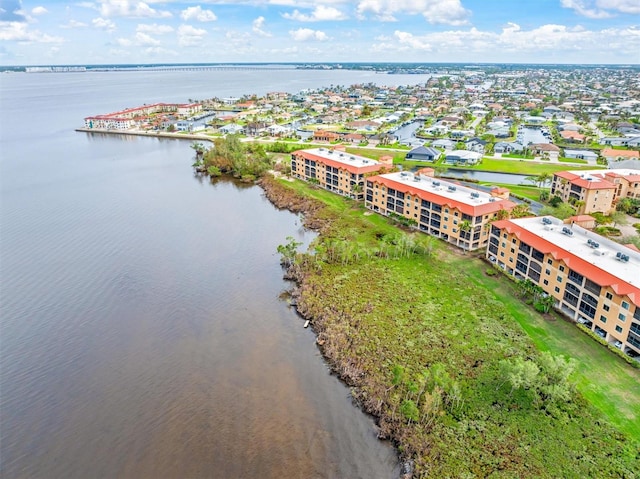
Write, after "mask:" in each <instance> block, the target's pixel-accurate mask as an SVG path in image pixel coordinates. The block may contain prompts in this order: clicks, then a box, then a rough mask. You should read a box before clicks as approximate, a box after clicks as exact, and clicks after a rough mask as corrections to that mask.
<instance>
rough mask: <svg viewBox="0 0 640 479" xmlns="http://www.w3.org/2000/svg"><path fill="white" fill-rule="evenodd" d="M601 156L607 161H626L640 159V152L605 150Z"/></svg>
mask: <svg viewBox="0 0 640 479" xmlns="http://www.w3.org/2000/svg"><path fill="white" fill-rule="evenodd" d="M600 154H601V155H602V157H603V158H605V159H606V160H607V161H610V162H614V161H624V160H638V159H640V152H638V151H636V150H616V149H613V148H604V149H603V150H602V151H601V152H600Z"/></svg>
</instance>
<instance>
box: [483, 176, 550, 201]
mask: <svg viewBox="0 0 640 479" xmlns="http://www.w3.org/2000/svg"><path fill="white" fill-rule="evenodd" d="M480 184H481V185H488V186H502V187H504V188H508V189H509V191H511V193H513V194H515V195H518V196H522V197H524V198H529V199H530V200H534V201H540V192H541V191H542V190H541V189H540V188H538V187H536V186H526V185H509V184H507V183H495V182H490V181H481V182H480ZM547 190H548V188H547Z"/></svg>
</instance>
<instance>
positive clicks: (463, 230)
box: [458, 220, 472, 251]
mask: <svg viewBox="0 0 640 479" xmlns="http://www.w3.org/2000/svg"><path fill="white" fill-rule="evenodd" d="M458 226H459V228H460V234H459V235H458V246H460V237H463V238H464V239H469V232H470V231H471V227H472V225H471V221H469V220H464V221H461V222H460V224H459V225H458ZM466 249H467V248H464V247H463V248H462V250H463V251H465V250H466Z"/></svg>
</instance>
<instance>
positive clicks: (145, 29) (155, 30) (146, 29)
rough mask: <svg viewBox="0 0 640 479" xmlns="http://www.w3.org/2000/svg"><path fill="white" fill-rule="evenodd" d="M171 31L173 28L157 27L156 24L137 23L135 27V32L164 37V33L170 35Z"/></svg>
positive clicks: (168, 26) (167, 26)
mask: <svg viewBox="0 0 640 479" xmlns="http://www.w3.org/2000/svg"><path fill="white" fill-rule="evenodd" d="M172 31H173V27H172V26H171V25H158V24H157V23H153V24H150V25H149V24H145V23H139V24H138V26H137V27H136V32H142V33H152V34H154V35H164V34H166V33H171V32H172Z"/></svg>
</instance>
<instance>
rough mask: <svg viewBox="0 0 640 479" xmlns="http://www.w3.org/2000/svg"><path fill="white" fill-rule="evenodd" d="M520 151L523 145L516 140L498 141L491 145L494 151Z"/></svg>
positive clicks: (522, 149)
mask: <svg viewBox="0 0 640 479" xmlns="http://www.w3.org/2000/svg"><path fill="white" fill-rule="evenodd" d="M522 151H524V146H523V145H522V143H519V142H517V141H510V142H506V141H499V142H498V143H496V144H495V145H494V146H493V152H494V153H500V154H502V153H520V152H522Z"/></svg>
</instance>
